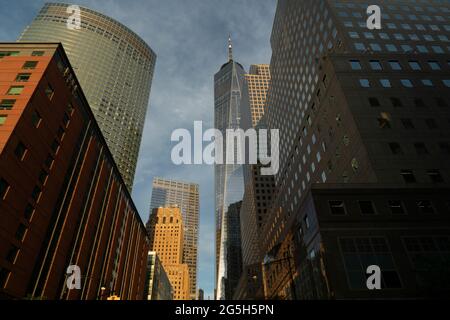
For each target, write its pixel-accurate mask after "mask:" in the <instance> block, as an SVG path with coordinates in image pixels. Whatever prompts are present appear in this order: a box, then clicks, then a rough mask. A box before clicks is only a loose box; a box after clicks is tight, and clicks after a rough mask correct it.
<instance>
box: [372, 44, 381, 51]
mask: <svg viewBox="0 0 450 320" xmlns="http://www.w3.org/2000/svg"><path fill="white" fill-rule="evenodd" d="M370 48H371V49H372V51H376V52H380V51H381V46H380V45H379V44H378V43H371V44H370Z"/></svg>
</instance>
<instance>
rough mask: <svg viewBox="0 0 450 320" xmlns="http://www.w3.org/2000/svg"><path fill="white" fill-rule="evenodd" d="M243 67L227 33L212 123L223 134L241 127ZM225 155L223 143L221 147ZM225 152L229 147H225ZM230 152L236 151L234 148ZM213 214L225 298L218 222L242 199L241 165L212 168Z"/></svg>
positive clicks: (219, 295) (219, 288)
mask: <svg viewBox="0 0 450 320" xmlns="http://www.w3.org/2000/svg"><path fill="white" fill-rule="evenodd" d="M244 74H245V71H244V67H243V66H242V65H241V64H240V63H238V62H236V61H234V59H233V45H232V42H231V36H230V37H229V39H228V62H227V63H225V64H224V65H223V66H222V67H221V68H220V70H219V72H217V73H216V74H215V75H214V124H215V128H217V129H218V130H220V131H221V133H222V135H223V137H226V130H227V129H238V128H240V127H241V109H240V104H241V90H242V83H243V79H244ZM223 152H224V154H223V159H226V156H225V155H226V152H227V150H226V146H225V145H224V148H223ZM228 152H229V151H228ZM233 152H235V153H236V150H234V151H233ZM214 182H215V215H216V299H224V298H225V288H224V287H225V283H226V281H225V280H226V274H227V262H226V255H227V254H226V242H227V233H226V232H223V230H222V226H224V221H226V214H227V210H228V207H229V205H230V204H232V203H235V202H238V201H240V200H242V197H243V193H244V179H243V171H242V166H241V165H235V164H217V165H215V170H214Z"/></svg>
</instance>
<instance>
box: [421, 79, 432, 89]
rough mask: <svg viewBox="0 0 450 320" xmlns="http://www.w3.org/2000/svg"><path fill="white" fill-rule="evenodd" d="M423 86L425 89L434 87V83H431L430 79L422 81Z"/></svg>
mask: <svg viewBox="0 0 450 320" xmlns="http://www.w3.org/2000/svg"><path fill="white" fill-rule="evenodd" d="M422 84H423V85H424V86H425V87H434V84H433V81H431V80H430V79H422Z"/></svg>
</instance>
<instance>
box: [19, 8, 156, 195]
mask: <svg viewBox="0 0 450 320" xmlns="http://www.w3.org/2000/svg"><path fill="white" fill-rule="evenodd" d="M69 6H70V4H66V3H46V4H45V5H44V7H43V8H42V9H41V10H40V12H39V13H38V15H37V16H36V18H35V19H34V20H33V22H32V23H31V24H30V25H29V26H27V27H26V28H25V30H24V31H23V33H22V35H21V36H20V38H19V41H21V42H61V43H62V44H63V46H64V49H65V50H66V52H67V55H68V56H69V59H70V63H71V64H72V66H73V68H74V70H75V73H76V75H77V78H78V79H79V81H80V83H81V86H82V88H83V90H84V93H85V95H86V97H87V99H88V102H89V105H90V106H91V108H92V111H93V113H94V115H95V118H96V120H97V122H98V124H99V126H100V129H101V130H102V133H103V135H104V137H105V139H106V141H107V143H108V147H109V149H110V150H111V153H112V154H113V156H114V159H115V161H116V163H117V166H118V168H119V170H120V173H121V174H122V176H123V178H124V180H125V182H126V184H127V187H128V190H129V191H130V192H131V189H132V187H133V179H134V174H135V170H136V164H137V159H138V154H139V147H140V143H141V139H142V131H143V128H144V121H145V115H146V112H147V105H148V99H149V95H150V88H151V83H152V79H153V71H154V68H155V62H156V55H155V53H154V52H153V50H152V49H151V48H150V47H149V46H148V45H147V44H146V43H145V42H144V41H143V40H142V39H141V38H140V37H139V36H138V35H136V34H135V33H134V32H133V31H131V30H130V29H128V28H127V27H126V26H124V25H123V24H121V23H119V22H117V21H115V20H114V19H111V18H110V17H108V16H105V15H103V14H101V13H98V12H96V11H93V10H91V9H88V8H84V7H79V8H80V19H81V20H80V22H81V25H80V29H74V30H72V29H69V28H68V27H67V21H68V19H69V16H71V15H72V14H73V11H71V10H68V8H69Z"/></svg>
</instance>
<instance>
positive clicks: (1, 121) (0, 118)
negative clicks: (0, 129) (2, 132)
mask: <svg viewBox="0 0 450 320" xmlns="http://www.w3.org/2000/svg"><path fill="white" fill-rule="evenodd" d="M6 118H8V116H7V115H2V114H0V126H1V125H4V124H5V122H6Z"/></svg>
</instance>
